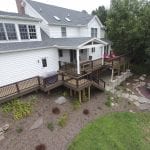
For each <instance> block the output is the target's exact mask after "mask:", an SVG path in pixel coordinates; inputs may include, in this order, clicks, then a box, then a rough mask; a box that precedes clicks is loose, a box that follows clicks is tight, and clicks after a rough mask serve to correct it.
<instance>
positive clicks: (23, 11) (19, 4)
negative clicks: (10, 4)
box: [16, 0, 25, 15]
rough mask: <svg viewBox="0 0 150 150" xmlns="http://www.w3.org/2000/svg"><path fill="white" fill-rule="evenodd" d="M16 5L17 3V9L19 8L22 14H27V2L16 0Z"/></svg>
mask: <svg viewBox="0 0 150 150" xmlns="http://www.w3.org/2000/svg"><path fill="white" fill-rule="evenodd" d="M16 5H17V9H18V13H19V14H20V15H25V9H24V7H25V2H24V1H23V0H16Z"/></svg>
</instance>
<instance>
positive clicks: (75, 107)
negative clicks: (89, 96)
mask: <svg viewBox="0 0 150 150" xmlns="http://www.w3.org/2000/svg"><path fill="white" fill-rule="evenodd" d="M72 106H73V109H74V110H77V109H79V108H80V107H81V103H80V102H79V100H77V99H75V100H72Z"/></svg>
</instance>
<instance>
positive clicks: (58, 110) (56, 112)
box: [52, 107, 60, 115]
mask: <svg viewBox="0 0 150 150" xmlns="http://www.w3.org/2000/svg"><path fill="white" fill-rule="evenodd" d="M52 112H53V114H56V115H58V114H60V109H59V108H58V107H54V108H53V109H52Z"/></svg>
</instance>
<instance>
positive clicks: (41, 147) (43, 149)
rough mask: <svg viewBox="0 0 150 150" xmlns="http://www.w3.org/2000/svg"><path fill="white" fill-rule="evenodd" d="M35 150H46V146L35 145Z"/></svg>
mask: <svg viewBox="0 0 150 150" xmlns="http://www.w3.org/2000/svg"><path fill="white" fill-rule="evenodd" d="M35 150H46V146H45V145H44V144H40V145H37V146H36V147H35Z"/></svg>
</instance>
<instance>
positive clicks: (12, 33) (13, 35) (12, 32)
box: [5, 23, 17, 40]
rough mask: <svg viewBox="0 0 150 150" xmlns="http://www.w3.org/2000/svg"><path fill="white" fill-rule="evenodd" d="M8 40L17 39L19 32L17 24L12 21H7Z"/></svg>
mask: <svg viewBox="0 0 150 150" xmlns="http://www.w3.org/2000/svg"><path fill="white" fill-rule="evenodd" d="M5 28H6V32H7V37H8V40H17V34H16V29H15V25H14V24H11V23H5Z"/></svg>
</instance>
